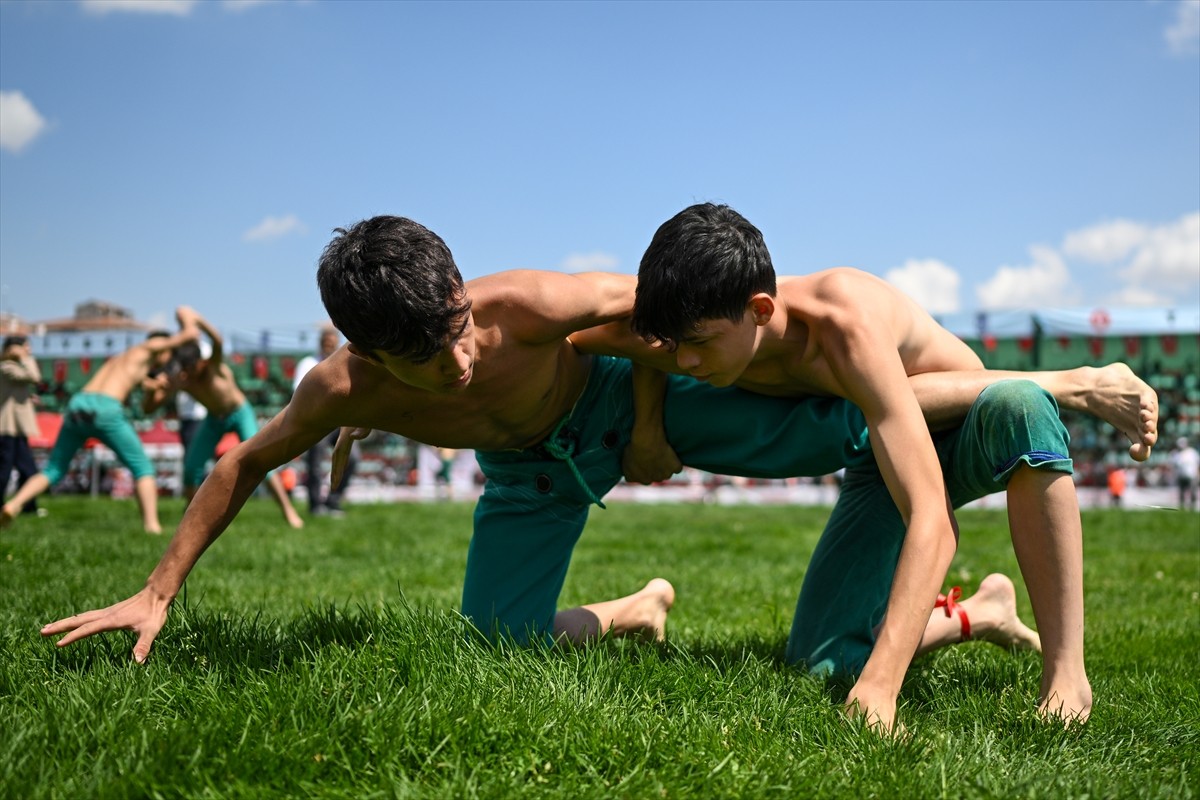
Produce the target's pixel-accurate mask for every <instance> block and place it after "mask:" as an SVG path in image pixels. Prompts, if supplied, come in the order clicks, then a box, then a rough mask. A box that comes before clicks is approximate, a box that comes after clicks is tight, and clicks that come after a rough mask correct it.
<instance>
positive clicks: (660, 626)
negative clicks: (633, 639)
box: [630, 578, 675, 642]
mask: <svg viewBox="0 0 1200 800" xmlns="http://www.w3.org/2000/svg"><path fill="white" fill-rule="evenodd" d="M630 600H631V606H630V618H631V619H632V620H635V621H636V624H637V628H636V629H635V630H634V631H633V633H634V634H635V635H637V636H640V637H642V638H644V639H646V640H647V641H655V642H661V641H663V639H665V638H666V635H667V614H669V613H670V612H671V607H672V606H674V605H675V587H674V586H672V585H671V582H670V581H668V580H666V579H665V578H654V579H653V580H651V581H650V582H649V583H647V584H646V585H645V586H643V587H642V590H641V591H640V592H638V593H637V594H634V595H632V596H631V597H630Z"/></svg>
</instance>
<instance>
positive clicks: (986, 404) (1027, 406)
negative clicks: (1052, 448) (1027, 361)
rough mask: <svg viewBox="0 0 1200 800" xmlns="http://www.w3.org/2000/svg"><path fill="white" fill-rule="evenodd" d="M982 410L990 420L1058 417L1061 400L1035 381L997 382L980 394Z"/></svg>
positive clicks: (992, 421) (990, 421) (980, 407)
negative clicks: (1055, 398) (1058, 400)
mask: <svg viewBox="0 0 1200 800" xmlns="http://www.w3.org/2000/svg"><path fill="white" fill-rule="evenodd" d="M978 403H979V409H980V412H981V413H982V414H983V415H984V418H985V419H986V420H987V421H988V422H989V423H1003V422H1004V421H1006V420H1019V419H1027V418H1029V417H1031V416H1032V417H1037V416H1043V417H1048V418H1049V417H1052V418H1053V419H1058V403H1056V402H1055V400H1054V397H1053V396H1052V395H1051V394H1050V393H1049V392H1047V391H1046V390H1045V389H1043V388H1042V387H1040V386H1038V385H1037V384H1036V383H1034V382H1033V381H1027V380H1006V381H997V382H996V383H993V384H992V385H991V386H989V387H987V388H986V389H984V390H983V391H982V392H980V393H979V400H978Z"/></svg>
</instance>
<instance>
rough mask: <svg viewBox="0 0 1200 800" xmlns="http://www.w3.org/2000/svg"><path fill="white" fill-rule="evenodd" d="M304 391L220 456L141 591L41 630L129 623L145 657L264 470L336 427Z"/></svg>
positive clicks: (71, 638)
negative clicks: (204, 557)
mask: <svg viewBox="0 0 1200 800" xmlns="http://www.w3.org/2000/svg"><path fill="white" fill-rule="evenodd" d="M309 395H310V396H307V397H301V398H300V402H299V403H298V404H297V403H293V404H291V405H289V406H288V407H285V408H284V410H283V411H282V412H280V413H279V414H278V415H276V417H275V418H274V419H272V420H271V421H270V422H269V423H267V424H266V425H265V426H264V427H263V429H262V430H260V431H259V432H258V433H257V434H255V435H254V436H253V437H251V438H250V439H247V440H246V441H244V442H242V443H241V444H240V445H238V446H237V447H235V448H234V449H233V450H231V451H229V452H228V453H226V454H225V455H224V456H223V457H222V458H221V459H220V460H219V461H217V465H216V467H215V468H214V469H213V472H212V474H211V475H209V477H208V479H207V480H205V481H204V483H202V484H201V485H200V490H199V491H198V492H197V493H196V496H195V497H194V498H193V499H192V502H191V503H190V504H189V505H188V508H187V512H186V513H185V514H184V516H183V520H182V521H181V522H180V523H179V528H178V529H177V530H176V532H175V536H174V537H172V539H171V543H170V545H169V546H168V547H167V551H166V553H164V554H163V557H162V559H161V560H160V561H159V562H158V566H157V567H155V568H154V571H153V572H152V573H150V577H149V579H147V581H146V586H145V587H144V588H143V589H142V590H141V591H140V592H138V593H137V594H135V595H134V596H133V597H130V598H129V599H127V600H124V601H122V602H120V603H117V604H115V605H112V606H109V607H107V608H101V609H96V610H93V611H87V612H84V613H82V614H76V615H75V616H71V617H67V618H65V619H61V620H58V621H57V622H52V623H50V624H49V625H46V626H45V627H44V628H42V631H41V632H42V635H43V636H53V635H56V634H60V633H64V634H66V635H65V636H63V637H62V638H61V639H59V641H58V646H59V647H63V646H66V645H68V644H71V643H72V642H75V641H78V640H80V639H83V638H86V637H88V636H92V635H94V634H97V633H104V632H106V631H113V630H130V631H133V632H134V633H136V634H137V636H138V638H137V642H136V644H135V645H134V648H133V658H134V660H135V661H137V662H138V663H142V662H144V661H145V660H146V657H147V656H148V655H149V653H150V648H151V646H152V645H153V643H154V639H155V637H157V636H158V632H159V631H160V630H162V627H163V625H164V624H165V623H166V619H167V610H168V609H169V608H170V605H171V602H172V601H173V600H174V599H175V596H176V595H177V594H178V593H179V590H180V588H181V587H182V586H183V581H184V579H185V578H187V576H188V574H189V573H190V572H191V571H192V568H193V567H194V566H195V565H196V562H197V561H198V560H199V559H200V556H201V555H202V554H203V553H204V551H205V550H207V549H208V547H209V545H211V544H212V543H213V542H214V541H216V540H217V537H219V536H220V535H221V533H223V532H224V530H225V528H226V527H228V525H229V523H230V522H232V521H233V519H234V517H235V516H237V513H238V511H240V510H241V508H242V506H243V505H244V504H245V502H246V499H247V498H249V497H250V495H251V494H252V493H253V492H254V489H255V488H256V487H257V486H258V485H259V484H260V483H261V482H262V481H263V479H264V478H266V475H267V472H268V471H269V470H271V469H273V468H275V467H277V466H279V465H281V464H284V463H286V462H288V461H290V460H291V459H293V458H295V457H296V456H298V455H300V454H301V453H303V452H304V451H305V450H307V449H309V448H310V447H312V446H313V445H314V444H316V442H317V441H318V440H319V439H320V438H321V437H322V436H324V435H325V434H327V433H328V431H329V430H330V429H331V428H333V427H336V420H335V419H333V417H332V416H331V415H330V414H328V413H311V411H309V412H303V413H302V412H301V410H300V409H306V408H307V409H310V410H311V409H312V408H314V407H319V406H320V405H321V397H320V396H319V392H318V390H316V389H315V388H314V387H309Z"/></svg>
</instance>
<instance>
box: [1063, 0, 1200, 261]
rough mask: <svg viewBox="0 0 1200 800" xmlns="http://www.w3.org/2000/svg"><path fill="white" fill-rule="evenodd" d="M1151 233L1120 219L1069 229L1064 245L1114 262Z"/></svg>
mask: <svg viewBox="0 0 1200 800" xmlns="http://www.w3.org/2000/svg"><path fill="white" fill-rule="evenodd" d="M1198 1H1200V0H1198ZM1149 233H1150V229H1149V228H1148V227H1147V226H1145V225H1142V224H1140V223H1137V222H1130V221H1129V220H1127V219H1118V220H1113V221H1111V222H1102V223H1100V224H1099V225H1093V226H1092V227H1090V228H1084V229H1082V230H1078V231H1072V232H1070V233H1068V234H1067V235H1066V238H1065V239H1064V240H1063V246H1062V249H1063V252H1064V253H1066V254H1067V255H1068V256H1073V257H1075V258H1081V259H1083V260H1084V261H1091V262H1093V263H1097V264H1111V263H1112V262H1114V261H1120V260H1121V259H1123V258H1125V257H1126V256H1128V255H1129V254H1130V253H1132V252H1133V251H1134V250H1135V249H1136V248H1137V247H1138V246H1139V245H1141V244H1142V243H1143V242H1144V241H1146V237H1147V235H1148V234H1149Z"/></svg>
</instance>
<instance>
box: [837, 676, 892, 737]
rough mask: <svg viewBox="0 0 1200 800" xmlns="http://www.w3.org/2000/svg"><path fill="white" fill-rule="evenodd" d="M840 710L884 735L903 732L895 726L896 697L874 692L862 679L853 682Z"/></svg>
mask: <svg viewBox="0 0 1200 800" xmlns="http://www.w3.org/2000/svg"><path fill="white" fill-rule="evenodd" d="M842 711H843V712H844V713H845V714H846V716H847V717H849V718H850V719H861V720H862V721H863V722H864V723H865V724H866V726H867V727H868V728H871V729H872V730H874V731H876V732H877V733H880V734H883V735H885V736H891V735H895V734H897V733H903V728H898V727H897V726H896V698H895V697H894V696H890V695H889V693H887V692H878V693H875V692H873V691H872V689H871V687H869V686H864V685H863V683H862V681H859V682H857V683H855V684H854V688H852V689H851V690H850V694H849V695H848V696H847V697H846V705H845V706H843V708H842Z"/></svg>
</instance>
